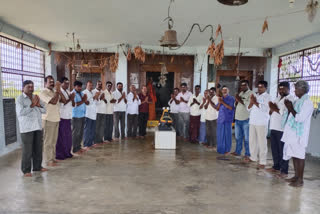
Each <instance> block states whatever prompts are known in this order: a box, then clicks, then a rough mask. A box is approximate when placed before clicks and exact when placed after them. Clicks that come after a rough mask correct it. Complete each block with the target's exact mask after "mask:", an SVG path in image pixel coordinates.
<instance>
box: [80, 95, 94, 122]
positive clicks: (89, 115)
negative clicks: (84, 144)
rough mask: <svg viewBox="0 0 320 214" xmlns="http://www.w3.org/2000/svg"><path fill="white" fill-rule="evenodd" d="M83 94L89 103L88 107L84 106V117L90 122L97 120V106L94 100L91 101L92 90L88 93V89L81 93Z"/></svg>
mask: <svg viewBox="0 0 320 214" xmlns="http://www.w3.org/2000/svg"><path fill="white" fill-rule="evenodd" d="M83 93H84V94H86V95H87V101H89V105H86V117H87V118H89V119H91V120H96V119H97V104H96V102H97V101H96V100H93V97H94V95H95V94H93V90H92V91H89V90H88V89H86V90H84V91H83Z"/></svg>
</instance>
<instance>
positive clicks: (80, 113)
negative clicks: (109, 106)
mask: <svg viewBox="0 0 320 214" xmlns="http://www.w3.org/2000/svg"><path fill="white" fill-rule="evenodd" d="M72 93H76V96H75V97H74V102H75V103H76V105H77V102H81V100H82V97H83V95H84V94H83V93H82V91H81V92H80V93H78V92H76V91H75V90H73V91H72ZM85 116H86V104H85V103H82V104H81V105H79V106H75V107H73V108H72V117H75V118H82V117H85Z"/></svg>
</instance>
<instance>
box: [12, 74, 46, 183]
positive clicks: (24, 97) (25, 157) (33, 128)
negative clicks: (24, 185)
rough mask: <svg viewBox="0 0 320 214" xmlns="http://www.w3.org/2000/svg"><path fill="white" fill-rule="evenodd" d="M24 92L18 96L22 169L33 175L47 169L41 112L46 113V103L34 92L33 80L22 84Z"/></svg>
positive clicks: (26, 173)
mask: <svg viewBox="0 0 320 214" xmlns="http://www.w3.org/2000/svg"><path fill="white" fill-rule="evenodd" d="M22 86H23V93H22V94H21V95H20V96H19V97H18V98H17V101H16V112H17V117H18V121H19V128H20V134H21V141H22V160H21V170H22V172H23V174H24V176H25V177H31V176H32V174H31V169H32V168H33V171H41V172H44V171H47V169H46V168H43V167H42V166H41V164H42V146H43V140H42V124H41V114H44V113H46V109H45V104H44V103H43V102H42V101H41V100H40V98H39V97H38V96H37V95H34V94H33V91H34V86H33V82H32V81H31V80H25V81H24V82H23V84H22Z"/></svg>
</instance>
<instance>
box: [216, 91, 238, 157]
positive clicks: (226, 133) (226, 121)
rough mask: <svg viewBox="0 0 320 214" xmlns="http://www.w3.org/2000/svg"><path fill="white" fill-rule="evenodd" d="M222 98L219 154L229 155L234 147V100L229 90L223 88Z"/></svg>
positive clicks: (219, 122) (219, 123)
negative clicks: (232, 146)
mask: <svg viewBox="0 0 320 214" xmlns="http://www.w3.org/2000/svg"><path fill="white" fill-rule="evenodd" d="M221 93H222V97H219V104H218V106H217V109H218V110H219V116H218V121H217V122H218V125H217V152H218V153H220V154H228V153H229V152H230V150H231V145H232V122H233V115H234V101H235V100H234V98H233V97H232V96H230V95H229V89H228V88H227V87H226V86H223V87H222V89H221Z"/></svg>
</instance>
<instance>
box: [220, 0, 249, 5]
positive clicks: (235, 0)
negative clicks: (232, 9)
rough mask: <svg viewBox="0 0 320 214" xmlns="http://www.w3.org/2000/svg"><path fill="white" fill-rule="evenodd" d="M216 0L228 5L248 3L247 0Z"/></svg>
mask: <svg viewBox="0 0 320 214" xmlns="http://www.w3.org/2000/svg"><path fill="white" fill-rule="evenodd" d="M218 2H220V3H221V4H225V5H229V6H240V5H243V4H246V3H248V0H218Z"/></svg>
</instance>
